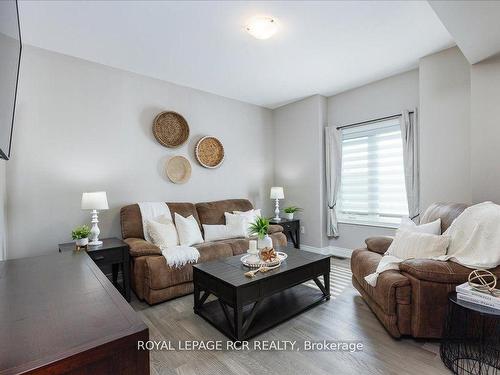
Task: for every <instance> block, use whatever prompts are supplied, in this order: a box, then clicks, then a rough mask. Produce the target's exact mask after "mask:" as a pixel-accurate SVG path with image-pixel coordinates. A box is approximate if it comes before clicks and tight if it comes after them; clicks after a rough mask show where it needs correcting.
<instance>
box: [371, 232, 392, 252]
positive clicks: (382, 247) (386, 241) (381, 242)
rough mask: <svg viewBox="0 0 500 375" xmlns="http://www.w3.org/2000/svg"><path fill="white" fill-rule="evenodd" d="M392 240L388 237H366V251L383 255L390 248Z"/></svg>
mask: <svg viewBox="0 0 500 375" xmlns="http://www.w3.org/2000/svg"><path fill="white" fill-rule="evenodd" d="M392 240H393V238H392V237H389V236H377V237H368V238H367V239H366V240H365V244H366V247H367V249H368V250H370V251H373V252H375V253H379V254H384V253H385V252H386V251H387V250H388V249H389V246H391V243H392Z"/></svg>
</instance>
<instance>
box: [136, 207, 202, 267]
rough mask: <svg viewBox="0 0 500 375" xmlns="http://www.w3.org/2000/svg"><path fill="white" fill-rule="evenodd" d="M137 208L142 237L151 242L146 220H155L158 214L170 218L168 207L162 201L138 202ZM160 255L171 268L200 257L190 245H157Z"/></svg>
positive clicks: (195, 260)
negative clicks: (139, 215)
mask: <svg viewBox="0 0 500 375" xmlns="http://www.w3.org/2000/svg"><path fill="white" fill-rule="evenodd" d="M138 204H139V209H140V210H141V216H142V230H143V234H144V239H145V240H146V241H148V242H151V243H153V240H152V239H151V236H150V235H149V233H148V221H156V220H157V219H158V218H159V217H160V216H163V215H165V216H166V217H168V218H171V217H172V215H171V214H170V209H169V208H168V206H167V205H166V203H164V202H140V203H138ZM155 245H157V246H158V244H155ZM158 247H159V248H160V250H161V253H162V255H163V256H164V257H165V259H166V261H167V264H168V265H169V266H170V267H172V268H180V267H183V266H185V265H186V264H187V263H196V262H197V261H198V259H199V257H200V252H199V251H198V249H196V248H195V247H192V246H181V245H177V246H170V247H167V246H164V245H161V244H160V245H159V246H158Z"/></svg>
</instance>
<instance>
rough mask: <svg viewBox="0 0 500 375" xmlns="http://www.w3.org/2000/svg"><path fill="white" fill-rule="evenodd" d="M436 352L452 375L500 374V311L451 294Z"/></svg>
mask: <svg viewBox="0 0 500 375" xmlns="http://www.w3.org/2000/svg"><path fill="white" fill-rule="evenodd" d="M439 351H440V354H441V359H442V360H443V363H444V365H445V366H446V367H447V368H449V369H450V370H451V371H452V372H453V373H454V374H488V375H490V374H500V310H496V309H492V308H489V307H485V306H481V305H476V304H474V303H469V302H465V301H462V300H459V299H458V298H457V294H456V293H450V295H449V297H448V315H447V317H446V322H445V326H444V332H443V339H442V341H441V347H440V350H439Z"/></svg>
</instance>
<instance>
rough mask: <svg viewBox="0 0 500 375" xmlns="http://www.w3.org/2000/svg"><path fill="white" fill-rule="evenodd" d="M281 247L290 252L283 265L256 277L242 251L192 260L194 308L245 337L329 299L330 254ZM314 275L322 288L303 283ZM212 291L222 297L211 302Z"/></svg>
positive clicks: (229, 334) (237, 337) (218, 325)
mask: <svg viewBox="0 0 500 375" xmlns="http://www.w3.org/2000/svg"><path fill="white" fill-rule="evenodd" d="M279 250H280V251H284V252H286V253H287V254H288V258H287V259H286V260H285V261H284V262H283V263H282V264H281V266H280V267H279V268H277V269H274V270H271V271H268V272H266V273H260V272H259V273H257V275H256V276H255V277H253V278H249V277H246V276H245V275H244V274H245V272H247V271H249V268H248V267H245V266H243V264H242V263H241V260H240V258H241V257H242V255H241V254H240V255H236V256H233V257H229V258H224V259H219V260H215V261H212V262H206V263H201V264H195V265H193V283H194V312H195V313H196V314H198V315H200V316H201V317H202V318H204V319H205V320H206V321H208V322H209V323H210V324H212V325H213V326H214V327H215V328H217V329H218V330H219V331H221V332H222V333H224V334H225V335H226V336H227V337H229V338H230V339H231V340H236V341H240V340H247V339H249V338H252V337H254V336H256V335H258V334H260V333H262V332H264V331H266V330H268V329H270V328H272V327H274V326H276V325H278V324H280V323H282V322H284V321H286V320H288V319H290V318H292V317H294V316H296V315H297V314H300V313H302V312H304V311H306V310H308V309H310V308H312V307H314V306H316V305H318V304H320V303H322V302H324V301H327V300H329V299H330V256H327V255H321V254H316V253H311V252H309V251H303V250H297V249H294V248H291V247H287V248H285V249H279ZM320 278H322V279H323V282H321V279H320ZM309 280H314V282H315V284H316V285H317V287H318V289H316V288H311V287H309V286H306V285H303V283H305V282H307V281H309ZM201 292H203V294H201ZM210 294H213V295H214V296H215V297H217V299H216V300H214V301H210V302H206V301H207V298H208V296H210Z"/></svg>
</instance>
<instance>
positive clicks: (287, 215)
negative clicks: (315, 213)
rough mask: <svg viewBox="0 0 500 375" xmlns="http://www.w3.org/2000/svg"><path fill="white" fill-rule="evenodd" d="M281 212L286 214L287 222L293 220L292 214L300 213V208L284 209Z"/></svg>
mask: <svg viewBox="0 0 500 375" xmlns="http://www.w3.org/2000/svg"><path fill="white" fill-rule="evenodd" d="M283 211H285V213H286V218H287V219H288V220H293V214H294V213H296V212H300V211H302V208H300V207H297V206H290V207H286V208H285V209H284V210H283Z"/></svg>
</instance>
